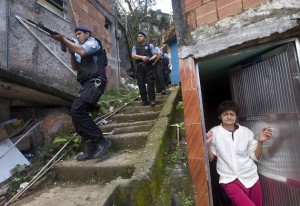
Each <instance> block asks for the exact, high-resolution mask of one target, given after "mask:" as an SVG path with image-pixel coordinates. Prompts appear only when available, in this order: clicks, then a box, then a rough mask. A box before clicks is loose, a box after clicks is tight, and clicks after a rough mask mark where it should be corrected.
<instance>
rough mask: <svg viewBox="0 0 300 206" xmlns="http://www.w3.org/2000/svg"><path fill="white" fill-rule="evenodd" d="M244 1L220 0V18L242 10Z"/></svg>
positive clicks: (218, 7) (218, 4)
mask: <svg viewBox="0 0 300 206" xmlns="http://www.w3.org/2000/svg"><path fill="white" fill-rule="evenodd" d="M242 9H243V8H242V1H241V0H218V1H217V10H218V17H219V19H223V18H225V17H228V16H232V15H234V14H237V13H239V12H240V11H242Z"/></svg>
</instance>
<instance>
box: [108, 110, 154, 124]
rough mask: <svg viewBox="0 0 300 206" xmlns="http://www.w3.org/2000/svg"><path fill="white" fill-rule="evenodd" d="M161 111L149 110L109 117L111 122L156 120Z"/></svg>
mask: <svg viewBox="0 0 300 206" xmlns="http://www.w3.org/2000/svg"><path fill="white" fill-rule="evenodd" d="M158 115H159V112H147V113H136V114H122V113H121V114H116V115H114V116H112V117H111V118H110V119H109V121H108V122H109V123H115V122H117V123H120V122H135V121H145V120H154V119H156V118H157V117H158Z"/></svg>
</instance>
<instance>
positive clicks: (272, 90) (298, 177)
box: [229, 42, 300, 206]
mask: <svg viewBox="0 0 300 206" xmlns="http://www.w3.org/2000/svg"><path fill="white" fill-rule="evenodd" d="M229 76H230V83H231V90H232V95H233V99H234V100H235V101H236V102H237V103H238V104H239V106H240V114H239V122H240V124H241V125H244V126H247V127H248V128H250V129H251V130H252V131H253V132H254V133H255V134H258V132H259V130H260V129H261V128H263V127H265V126H271V127H272V128H274V129H273V137H272V140H269V141H267V142H265V144H264V154H263V159H262V161H261V162H260V163H259V164H258V172H259V174H260V178H261V184H262V189H263V205H264V206H267V205H270V206H277V205H278V206H283V205H284V206H299V205H300V126H299V116H300V115H299V111H300V107H299V106H300V84H299V63H298V59H297V53H296V49H295V43H294V42H291V43H287V44H285V45H284V46H280V47H279V48H277V49H275V50H272V51H270V52H268V53H266V54H263V55H261V56H259V57H257V58H255V59H253V60H251V61H249V62H246V63H245V64H243V65H240V66H239V67H238V68H235V69H233V70H231V71H230V73H229Z"/></svg>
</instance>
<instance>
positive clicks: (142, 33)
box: [138, 31, 147, 38]
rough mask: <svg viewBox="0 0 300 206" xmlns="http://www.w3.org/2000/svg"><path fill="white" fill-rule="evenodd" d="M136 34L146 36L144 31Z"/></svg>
mask: <svg viewBox="0 0 300 206" xmlns="http://www.w3.org/2000/svg"><path fill="white" fill-rule="evenodd" d="M138 34H141V35H143V36H144V37H145V38H146V37H147V35H146V34H145V33H144V32H142V31H139V32H138Z"/></svg>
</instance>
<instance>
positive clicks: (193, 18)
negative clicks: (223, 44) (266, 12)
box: [184, 0, 268, 28]
mask: <svg viewBox="0 0 300 206" xmlns="http://www.w3.org/2000/svg"><path fill="white" fill-rule="evenodd" d="M267 1H268V0H184V8H185V13H186V17H187V18H186V19H187V23H188V25H189V27H191V28H197V27H198V26H201V25H203V24H211V23H214V22H216V21H218V20H221V19H224V18H225V17H228V16H233V15H235V14H238V13H240V12H242V11H243V10H246V9H249V8H252V7H255V6H257V5H260V4H262V3H265V2H267Z"/></svg>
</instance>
